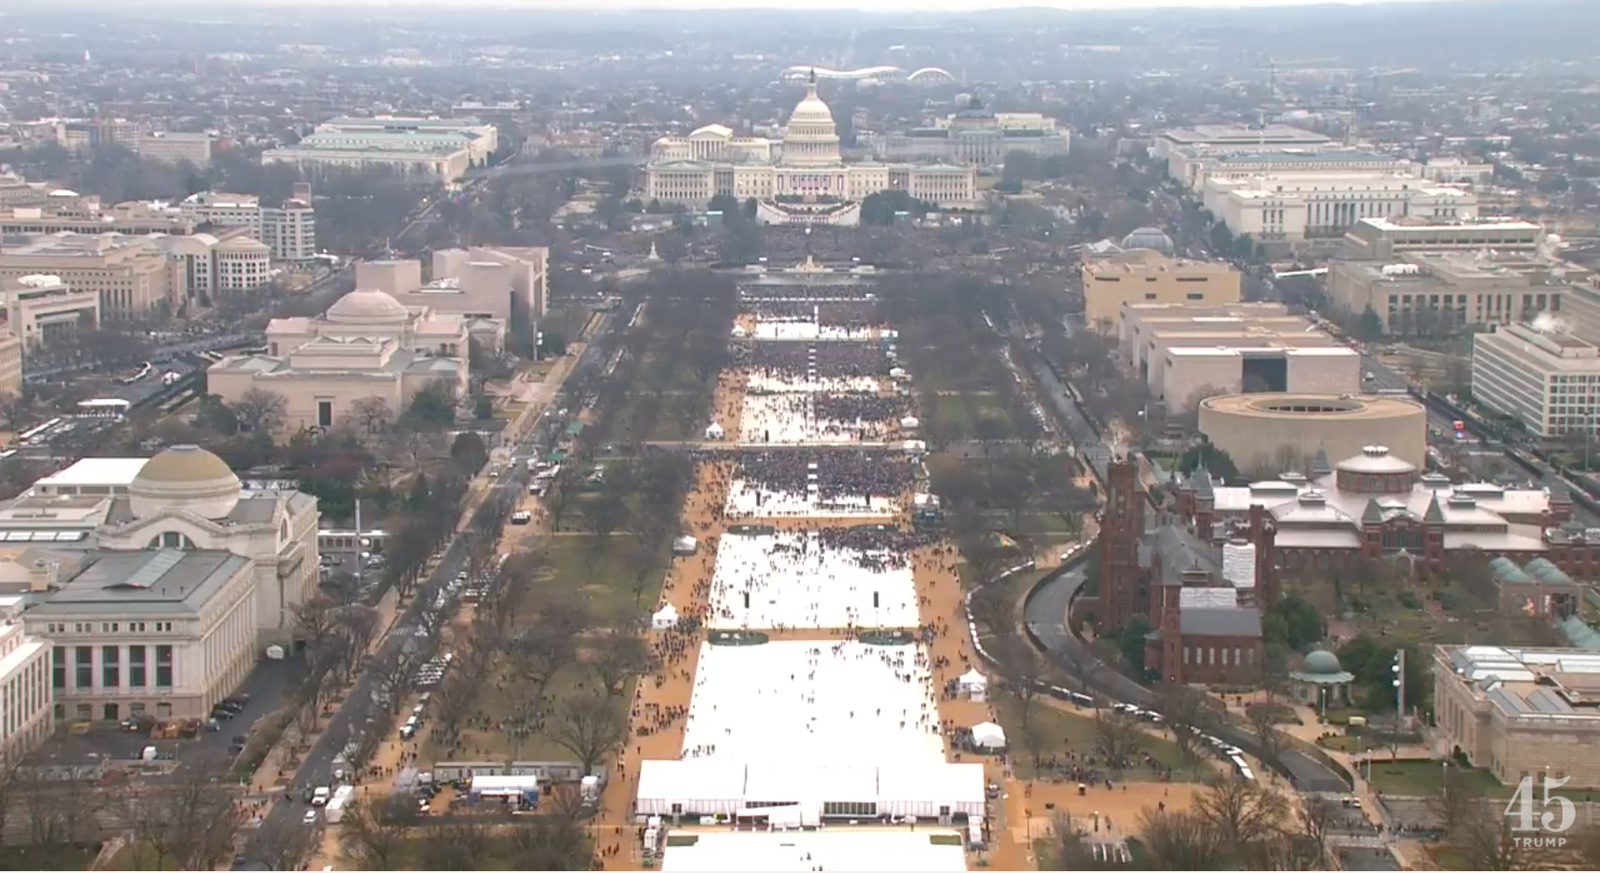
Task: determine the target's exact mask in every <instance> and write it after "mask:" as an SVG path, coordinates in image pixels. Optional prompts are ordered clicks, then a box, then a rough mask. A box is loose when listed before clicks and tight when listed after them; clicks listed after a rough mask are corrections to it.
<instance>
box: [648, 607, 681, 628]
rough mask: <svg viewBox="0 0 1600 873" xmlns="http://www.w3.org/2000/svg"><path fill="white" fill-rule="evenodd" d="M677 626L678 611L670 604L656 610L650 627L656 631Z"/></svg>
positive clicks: (651, 617) (651, 618)
mask: <svg viewBox="0 0 1600 873" xmlns="http://www.w3.org/2000/svg"><path fill="white" fill-rule="evenodd" d="M677 624H678V610H676V609H674V608H673V606H672V604H670V603H669V604H667V605H666V606H663V607H661V608H660V609H658V610H656V614H655V615H652V616H650V626H651V627H653V628H655V629H656V630H666V629H668V628H671V627H674V626H676V625H677Z"/></svg>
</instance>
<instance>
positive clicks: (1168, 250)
mask: <svg viewBox="0 0 1600 873" xmlns="http://www.w3.org/2000/svg"><path fill="white" fill-rule="evenodd" d="M1122 247H1123V248H1125V249H1154V250H1156V251H1158V252H1161V253H1162V254H1165V255H1170V254H1172V253H1173V251H1174V250H1176V248H1177V246H1176V245H1174V244H1173V242H1172V237H1170V236H1167V235H1166V234H1165V233H1162V232H1161V228H1159V227H1141V228H1138V229H1136V230H1134V232H1133V233H1130V234H1128V235H1127V236H1125V237H1123V238H1122Z"/></svg>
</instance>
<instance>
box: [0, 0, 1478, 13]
mask: <svg viewBox="0 0 1600 873" xmlns="http://www.w3.org/2000/svg"><path fill="white" fill-rule="evenodd" d="M206 2H207V3H209V0H206ZM1449 2H1458V0H427V2H425V3H424V2H415V0H340V2H339V5H341V6H356V5H360V6H394V7H398V8H416V7H419V6H424V7H439V6H482V7H499V8H516V9H562V10H585V9H587V10H594V11H622V10H628V9H766V8H772V9H783V10H787V11H791V12H799V11H804V10H805V9H817V8H824V9H860V10H863V11H868V12H873V11H883V12H906V11H930V12H931V11H939V12H959V11H967V10H980V9H1017V8H1026V7H1048V8H1051V9H1171V8H1175V7H1183V8H1234V9H1237V8H1248V7H1263V6H1315V5H1362V6H1372V5H1378V4H1383V3H1389V4H1394V3H1449ZM0 5H4V4H3V2H0ZM144 5H146V6H167V5H189V3H188V2H187V0H155V2H149V3H146V4H144ZM237 5H238V6H256V5H269V6H310V5H320V4H318V3H315V2H313V0H242V2H240V3H238V4H237Z"/></svg>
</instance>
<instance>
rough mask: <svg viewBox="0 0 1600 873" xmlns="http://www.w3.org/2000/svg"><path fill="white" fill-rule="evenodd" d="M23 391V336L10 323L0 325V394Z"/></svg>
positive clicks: (11, 394)
mask: <svg viewBox="0 0 1600 873" xmlns="http://www.w3.org/2000/svg"><path fill="white" fill-rule="evenodd" d="M21 393H22V338H21V337H19V336H17V335H16V334H14V333H12V332H11V327H10V325H6V326H5V327H0V396H10V397H16V396H17V395H19V394H21Z"/></svg>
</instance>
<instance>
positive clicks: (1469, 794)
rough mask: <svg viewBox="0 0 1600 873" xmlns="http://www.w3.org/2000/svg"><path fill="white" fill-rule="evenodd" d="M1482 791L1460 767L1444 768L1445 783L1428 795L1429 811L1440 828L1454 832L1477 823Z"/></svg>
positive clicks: (1448, 832) (1446, 831) (1449, 832)
mask: <svg viewBox="0 0 1600 873" xmlns="http://www.w3.org/2000/svg"><path fill="white" fill-rule="evenodd" d="M1481 797H1482V794H1481V792H1479V791H1477V790H1476V788H1475V787H1474V786H1473V784H1472V782H1471V780H1470V779H1468V778H1467V774H1466V772H1465V771H1463V770H1462V769H1461V768H1460V767H1453V766H1447V767H1445V768H1444V784H1443V785H1442V786H1441V787H1440V791H1439V793H1437V794H1432V795H1429V796H1428V811H1429V812H1430V813H1432V814H1433V816H1434V818H1435V819H1437V820H1438V822H1439V828H1440V830H1442V831H1444V832H1445V833H1446V834H1453V833H1455V832H1456V831H1458V830H1460V829H1461V828H1462V827H1464V826H1468V825H1469V824H1470V825H1476V824H1478V823H1479V822H1478V821H1477V815H1476V813H1477V806H1478V801H1479V799H1481Z"/></svg>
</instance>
